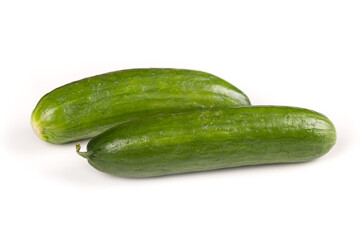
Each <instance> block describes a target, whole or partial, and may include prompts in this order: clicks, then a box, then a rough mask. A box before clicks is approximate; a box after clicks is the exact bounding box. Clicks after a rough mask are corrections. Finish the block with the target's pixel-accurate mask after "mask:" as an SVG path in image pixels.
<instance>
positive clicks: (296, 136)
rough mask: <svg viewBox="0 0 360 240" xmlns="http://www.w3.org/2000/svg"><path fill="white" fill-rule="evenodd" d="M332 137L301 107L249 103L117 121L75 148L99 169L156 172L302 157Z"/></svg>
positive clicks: (326, 125) (323, 121) (322, 120)
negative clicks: (233, 106)
mask: <svg viewBox="0 0 360 240" xmlns="http://www.w3.org/2000/svg"><path fill="white" fill-rule="evenodd" d="M335 142H336V131H335V127H334V125H333V124H332V122H331V121H330V120H329V119H328V118H327V117H325V116H324V115H322V114H320V113H317V112H314V111H311V110H307V109H302V108H294V107H282V106H253V107H240V108H229V109H221V110H210V111H202V112H191V113H182V114H172V115H169V116H160V117H155V118H149V119H143V120H134V121H129V122H126V123H123V124H120V125H118V126H116V127H114V128H112V129H109V130H107V131H106V132H104V133H102V134H100V135H99V136H97V137H95V138H93V139H92V140H90V142H89V143H88V145H87V152H79V149H80V145H77V151H78V153H79V154H80V155H82V156H83V157H85V158H87V159H88V162H89V163H90V164H91V165H92V166H93V167H94V168H96V169H98V170H99V171H102V172H105V173H110V174H115V175H119V176H124V177H154V176H161V175H168V174H177V173H185V172H194V171H205V170H213V169H220V168H230V167H239V166H246V165H259V164H270V163H290V162H304V161H309V160H312V159H315V158H318V157H320V156H322V155H324V154H325V153H327V152H328V151H329V150H330V149H331V148H332V147H333V145H334V144H335Z"/></svg>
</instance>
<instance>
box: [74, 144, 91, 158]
mask: <svg viewBox="0 0 360 240" xmlns="http://www.w3.org/2000/svg"><path fill="white" fill-rule="evenodd" d="M75 147H76V152H77V154H79V155H80V156H82V157H84V158H87V155H88V153H87V152H80V149H81V146H80V143H79V142H78V143H76V145H75Z"/></svg>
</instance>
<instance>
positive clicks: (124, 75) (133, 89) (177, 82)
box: [31, 68, 250, 143]
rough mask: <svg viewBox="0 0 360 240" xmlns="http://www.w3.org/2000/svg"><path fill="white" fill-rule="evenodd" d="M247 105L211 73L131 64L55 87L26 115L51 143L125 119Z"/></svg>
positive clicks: (92, 133) (96, 131) (87, 135)
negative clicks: (147, 67) (120, 69)
mask: <svg viewBox="0 0 360 240" xmlns="http://www.w3.org/2000/svg"><path fill="white" fill-rule="evenodd" d="M247 105H250V101H249V99H248V97H247V96H246V95H245V94H244V93H243V92H241V91H240V90H239V89H237V88H236V87H234V86H233V85H231V84H230V83H228V82H226V81H224V80H223V79H221V78H218V77H216V76H214V75H212V74H209V73H205V72H200V71H193V70H184V69H161V68H150V69H130V70H123V71H117V72H111V73H106V74H102V75H98V76H94V77H90V78H85V79H82V80H79V81H76V82H72V83H70V84H67V85H64V86H62V87H59V88H57V89H55V90H53V91H51V92H50V93H48V94H46V95H45V96H44V97H42V98H41V100H40V101H39V102H38V104H37V106H36V108H35V109H34V111H33V113H32V116H31V124H32V127H33V129H34V131H35V132H36V134H37V135H38V136H39V137H40V138H41V139H43V140H45V141H48V142H51V143H66V142H70V141H75V140H80V139H85V138H90V137H93V136H96V135H97V134H99V133H101V132H103V131H105V130H107V129H109V128H111V127H113V126H115V125H117V124H119V123H121V122H124V121H127V120H129V119H137V118H144V117H149V116H153V115H162V114H170V113H178V112H186V111H195V110H203V109H217V108H226V107H234V106H247Z"/></svg>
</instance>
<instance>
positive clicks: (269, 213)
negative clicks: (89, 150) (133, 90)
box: [0, 0, 360, 240]
mask: <svg viewBox="0 0 360 240" xmlns="http://www.w3.org/2000/svg"><path fill="white" fill-rule="evenodd" d="M0 26H1V28H0V31H1V32H0V34H1V37H0V43H1V44H0V73H1V75H0V77H1V94H0V97H1V117H0V119H1V122H0V126H1V129H0V132H1V143H0V158H1V160H0V161H1V165H0V193H1V197H0V239H4V240H5V239H37V240H40V239H88V240H90V239H277V240H279V239H295V240H296V239H347V240H348V239H360V228H359V225H360V206H359V205H360V196H359V184H360V157H359V148H360V144H359V143H360V142H359V135H360V134H359V130H360V128H359V125H360V124H359V117H360V114H359V96H358V94H359V87H358V85H357V82H359V80H360V2H359V1H347V0H342V1H331V0H327V1H325V0H324V1H320V0H309V1H307V0H302V1H291V0H290V1H289V0H284V1H279V0H274V1H258V0H253V1H225V0H222V1H196V0H192V1H187V0H182V1H157V0H152V1H136V0H132V1H106V0H103V1H75V0H72V1H39V0H32V1H16V0H13V1H6V0H5V1H1V3H0ZM137 67H173V68H189V69H197V70H202V71H207V72H210V73H213V74H215V75H217V76H220V77H222V78H224V79H226V80H228V81H229V82H231V83H232V84H234V85H236V86H237V87H238V88H240V89H241V90H243V91H244V92H245V93H246V94H247V95H248V96H249V98H250V99H251V101H252V103H253V104H272V105H290V106H299V107H305V108H310V109H313V110H316V111H319V112H321V113H324V114H325V115H327V116H328V117H329V118H330V119H331V120H332V121H333V123H334V124H335V126H336V128H337V132H338V141H337V144H336V145H335V147H334V148H333V149H332V150H331V151H330V152H329V153H328V154H327V155H325V156H323V157H321V158H320V159H317V160H315V161H312V162H309V163H305V164H295V165H272V166H258V167H243V168H238V169H230V170H219V171H212V172H205V173H192V174H183V175H177V176H168V177H160V178H152V179H124V178H120V177H113V176H109V175H106V174H104V173H101V172H98V171H96V170H95V169H93V168H92V167H91V166H90V165H88V163H87V162H86V161H85V160H84V159H83V158H81V157H80V156H78V155H77V154H76V153H75V146H74V144H66V145H60V146H59V145H52V144H49V143H45V142H42V141H41V140H39V139H38V138H37V137H36V135H35V134H34V133H33V132H32V129H31V127H30V114H31V111H32V110H33V108H34V107H35V105H36V103H37V101H38V100H39V99H40V97H41V96H42V95H44V94H45V93H47V92H49V91H51V90H52V89H54V88H56V87H58V86H60V85H63V84H66V83H69V82H71V81H74V80H78V79H81V78H84V77H88V76H92V75H95V74H100V73H105V72H108V71H114V70H120V69H127V68H137ZM85 144H86V141H84V142H83V143H82V145H83V146H84V145H85Z"/></svg>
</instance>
